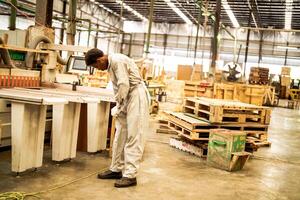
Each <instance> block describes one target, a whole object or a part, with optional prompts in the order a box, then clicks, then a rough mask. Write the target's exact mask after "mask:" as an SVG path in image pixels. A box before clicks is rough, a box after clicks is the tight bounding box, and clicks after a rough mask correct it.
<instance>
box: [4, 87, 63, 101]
mask: <svg viewBox="0 0 300 200" xmlns="http://www.w3.org/2000/svg"><path fill="white" fill-rule="evenodd" d="M0 98H2V99H7V100H10V101H22V102H30V103H37V104H43V105H53V104H66V103H68V101H67V100H66V99H64V98H57V97H49V96H47V95H43V94H31V93H28V92H26V91H20V90H17V89H0Z"/></svg>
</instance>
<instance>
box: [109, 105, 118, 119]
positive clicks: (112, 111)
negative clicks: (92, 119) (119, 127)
mask: <svg viewBox="0 0 300 200" xmlns="http://www.w3.org/2000/svg"><path fill="white" fill-rule="evenodd" d="M119 114H120V110H119V109H118V105H116V106H115V107H113V108H112V109H111V115H112V116H113V117H117V116H118V115H119Z"/></svg>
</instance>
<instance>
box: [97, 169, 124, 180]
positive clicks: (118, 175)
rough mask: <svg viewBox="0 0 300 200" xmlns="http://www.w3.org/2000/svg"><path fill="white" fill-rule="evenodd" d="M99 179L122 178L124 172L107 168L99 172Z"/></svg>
mask: <svg viewBox="0 0 300 200" xmlns="http://www.w3.org/2000/svg"><path fill="white" fill-rule="evenodd" d="M98 178H99V179H120V178H122V172H113V171H111V170H107V171H105V172H102V173H100V174H98Z"/></svg>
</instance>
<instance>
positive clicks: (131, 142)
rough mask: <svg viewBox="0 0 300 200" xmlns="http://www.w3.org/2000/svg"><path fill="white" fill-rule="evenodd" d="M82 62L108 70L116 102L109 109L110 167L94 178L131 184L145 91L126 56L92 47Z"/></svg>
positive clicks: (139, 151)
mask: <svg viewBox="0 0 300 200" xmlns="http://www.w3.org/2000/svg"><path fill="white" fill-rule="evenodd" d="M85 61H86V65H87V66H92V67H94V68H97V69H100V70H108V72H109V74H110V78H111V81H112V83H113V88H114V93H115V98H116V102H117V106H116V107H115V108H113V109H112V115H115V116H116V134H115V139H114V143H113V155H112V162H111V166H110V169H109V170H108V171H105V172H103V173H100V174H98V178H100V179H118V180H117V181H116V182H115V187H129V186H134V185H136V184H137V181H136V176H137V171H138V168H139V165H140V161H141V158H142V155H143V150H144V134H145V132H146V130H147V127H148V118H149V98H148V97H149V93H148V91H147V89H146V87H145V84H144V82H143V80H142V78H141V76H140V73H139V69H138V67H137V66H136V64H135V63H134V61H133V60H132V59H130V58H128V57H127V56H125V55H122V54H113V55H109V56H107V55H104V54H103V52H102V51H101V50H99V49H96V48H95V49H91V50H89V51H88V52H87V53H86V55H85ZM122 171H123V174H122Z"/></svg>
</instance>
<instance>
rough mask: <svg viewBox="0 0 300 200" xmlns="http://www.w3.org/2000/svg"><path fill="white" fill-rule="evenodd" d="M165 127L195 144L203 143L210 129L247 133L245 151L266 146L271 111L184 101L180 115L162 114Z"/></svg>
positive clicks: (225, 103)
mask: <svg viewBox="0 0 300 200" xmlns="http://www.w3.org/2000/svg"><path fill="white" fill-rule="evenodd" d="M165 115H166V118H167V123H165V124H164V126H167V127H168V128H169V129H170V130H172V131H175V132H176V133H177V134H178V135H179V136H181V137H184V138H186V139H188V140H190V141H193V142H196V143H202V144H203V143H207V142H208V139H209V134H210V131H211V130H212V129H228V130H239V131H243V132H245V133H246V134H247V144H246V149H248V150H249V151H254V150H257V148H258V147H260V146H269V145H270V142H268V125H269V123H270V115H271V110H270V109H269V108H267V107H261V106H255V105H251V104H245V103H242V102H238V101H228V100H218V99H209V98H203V97H201V98H188V99H186V100H185V104H184V112H182V113H179V112H165Z"/></svg>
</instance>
